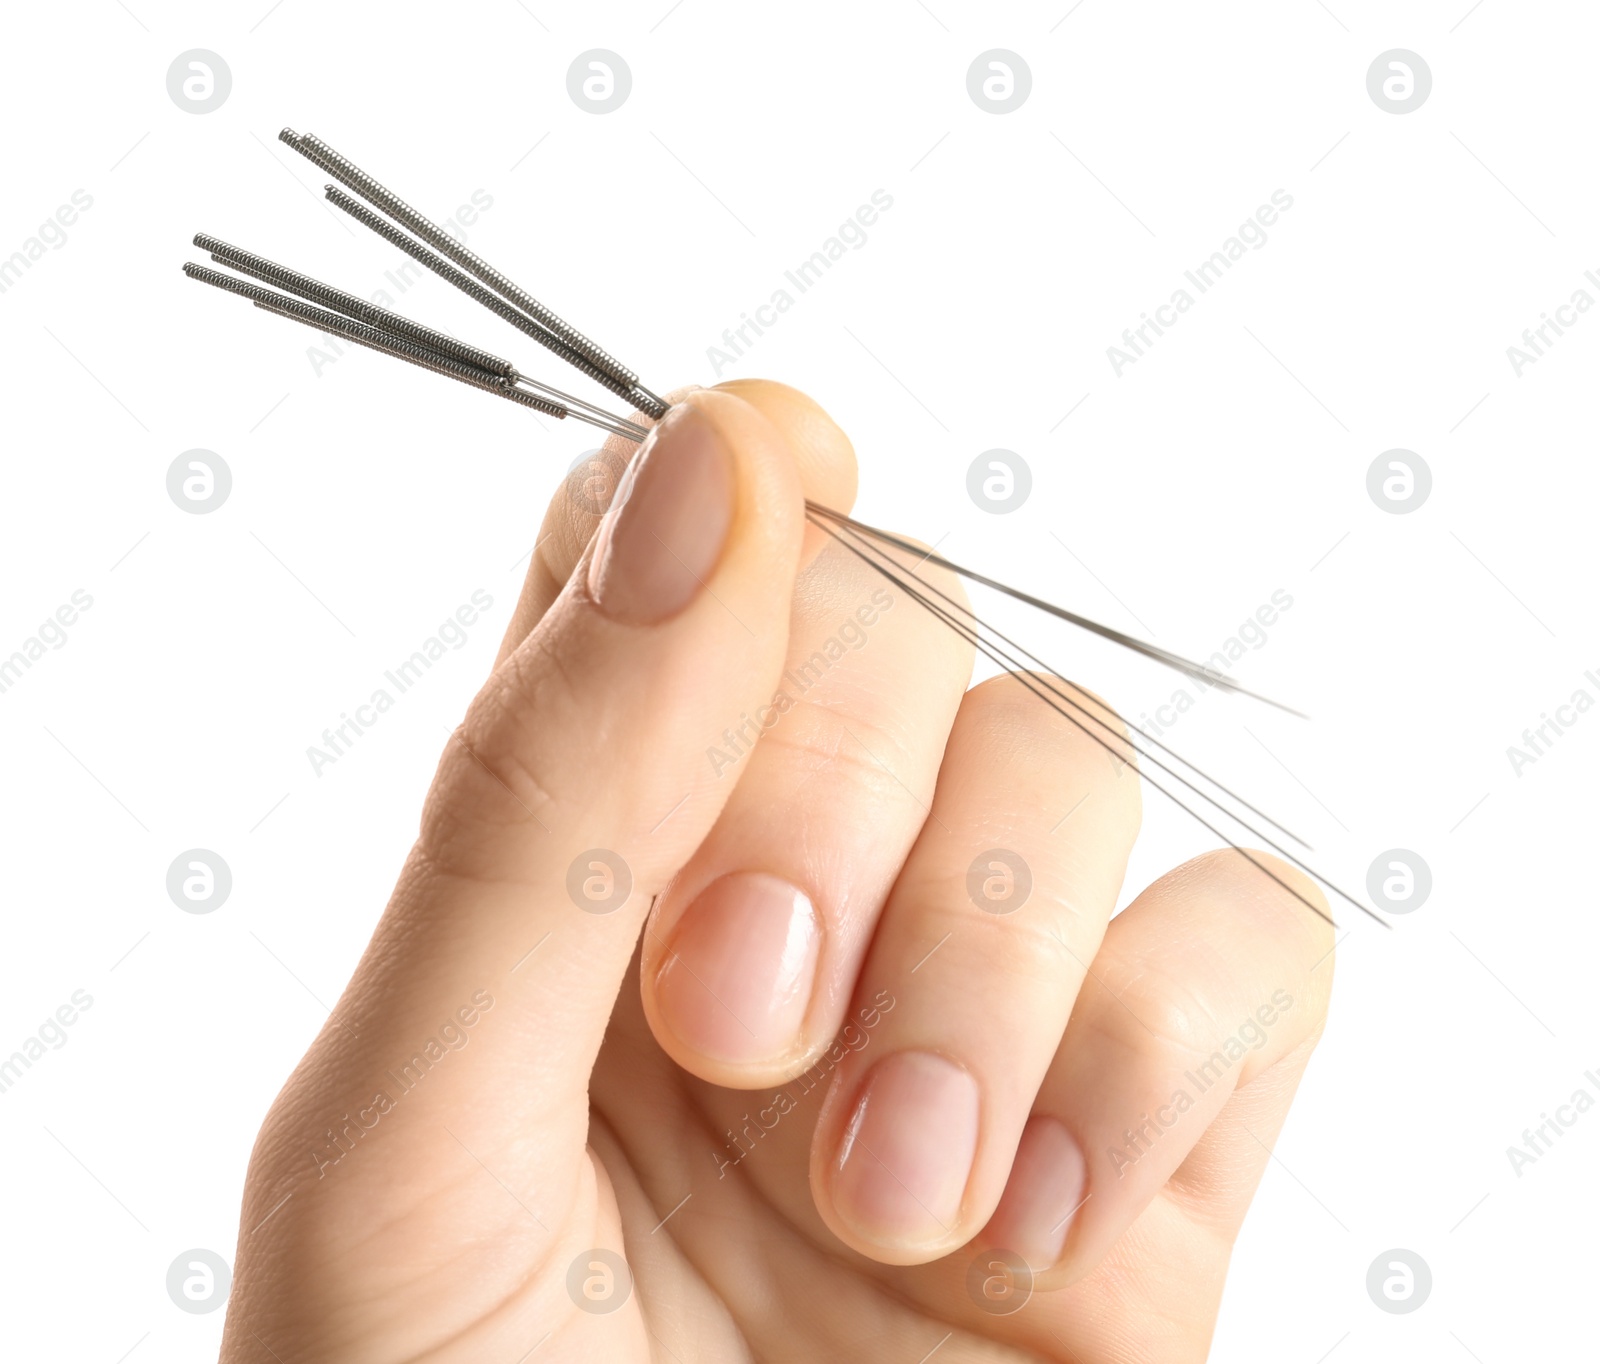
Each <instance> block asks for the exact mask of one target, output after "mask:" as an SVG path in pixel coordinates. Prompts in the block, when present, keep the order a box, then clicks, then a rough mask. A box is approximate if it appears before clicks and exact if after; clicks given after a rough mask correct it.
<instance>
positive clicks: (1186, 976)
mask: <svg viewBox="0 0 1600 1364" xmlns="http://www.w3.org/2000/svg"><path fill="white" fill-rule="evenodd" d="M1252 856H1254V857H1256V858H1258V859H1260V860H1262V861H1263V862H1265V863H1266V864H1267V865H1268V866H1269V867H1270V868H1271V870H1272V872H1273V873H1274V874H1275V875H1277V876H1280V877H1282V878H1283V879H1284V880H1285V881H1287V882H1288V883H1289V884H1290V885H1291V886H1293V887H1295V889H1296V890H1298V891H1299V892H1300V893H1301V894H1303V895H1306V896H1307V897H1308V898H1310V899H1311V900H1312V902H1313V903H1315V904H1322V903H1323V901H1322V899H1321V897H1320V895H1319V894H1318V892H1317V890H1316V888H1315V886H1314V885H1313V884H1312V883H1311V882H1310V881H1309V880H1308V879H1307V878H1305V877H1303V876H1300V875H1299V874H1298V873H1296V872H1294V871H1293V870H1292V869H1290V868H1288V867H1286V866H1285V865H1284V864H1283V863H1281V862H1278V861H1277V860H1276V859H1274V858H1271V857H1269V856H1267V855H1266V854H1264V853H1253V854H1252ZM1332 934H1333V930H1332V928H1331V927H1330V926H1329V925H1328V924H1327V923H1326V922H1324V921H1323V920H1322V919H1320V918H1318V917H1317V916H1316V915H1314V914H1313V913H1311V912H1310V911H1309V910H1308V909H1306V907H1305V906H1304V905H1302V904H1300V903H1299V902H1298V901H1297V900H1295V899H1294V898H1293V896H1291V895H1290V894H1289V893H1288V892H1287V891H1286V890H1285V889H1284V888H1283V887H1281V886H1279V885H1276V884H1275V883H1274V882H1273V881H1272V880H1271V879H1270V878H1269V877H1267V876H1266V875H1264V874H1263V873H1262V872H1261V871H1260V870H1258V869H1257V868H1255V867H1253V866H1251V865H1250V863H1249V862H1248V861H1246V860H1245V859H1244V858H1243V857H1241V856H1239V855H1238V854H1237V853H1236V852H1233V851H1231V850H1228V851H1222V852H1217V853H1212V854H1208V855H1206V856H1204V857H1201V858H1198V859H1196V860H1195V861H1193V862H1190V863H1188V864H1187V865H1185V866H1183V867H1180V868H1178V869H1177V870H1176V871H1173V872H1171V873H1169V874H1168V875H1167V876H1164V877H1162V878H1161V880H1159V881H1157V882H1156V883H1155V884H1154V885H1152V886H1151V887H1150V888H1149V889H1147V890H1146V891H1145V892H1144V893H1143V894H1141V895H1140V896H1139V897H1138V899H1136V900H1135V901H1134V902H1133V904H1131V905H1130V906H1129V907H1128V908H1127V910H1125V911H1124V912H1123V913H1122V914H1120V915H1119V916H1118V917H1117V918H1116V919H1115V920H1113V921H1112V923H1111V925H1110V927H1109V929H1108V930H1107V932H1106V935H1105V942H1104V945H1103V946H1102V948H1101V950H1100V953H1099V955H1098V956H1097V957H1096V958H1095V960H1094V963H1093V971H1092V976H1091V979H1090V980H1089V982H1088V983H1086V984H1085V986H1084V988H1083V991H1082V993H1081V994H1080V996H1079V999H1078V1003H1077V1006H1076V1008H1075V1009H1074V1010H1073V1013H1072V1018H1071V1021H1070V1023H1069V1024H1068V1027H1067V1031H1066V1035H1065V1037H1064V1038H1063V1039H1062V1041H1061V1045H1060V1048H1059V1050H1058V1051H1057V1054H1056V1056H1055V1059H1054V1061H1053V1062H1052V1064H1051V1066H1050V1068H1049V1073H1048V1075H1047V1076H1046V1077H1045V1080H1044V1083H1043V1085H1042V1086H1041V1087H1040V1090H1039V1094H1038V1097H1037V1100H1036V1101H1035V1103H1034V1106H1033V1115H1032V1117H1031V1118H1030V1120H1029V1123H1028V1126H1027V1130H1026V1131H1025V1133H1024V1135H1023V1138H1022V1141H1021V1144H1020V1147H1019V1150H1018V1154H1017V1161H1016V1165H1015V1167H1014V1168H1013V1171H1012V1175H1011V1180H1010V1183H1009V1184H1008V1186H1007V1188H1006V1192H1005V1196H1004V1198H1003V1199H1002V1201H1001V1204H1000V1206H999V1208H998V1209H997V1211H996V1212H995V1215H994V1217H993V1219H992V1220H991V1222H990V1224H989V1225H988V1227H986V1228H985V1229H984V1233H983V1237H982V1239H983V1241H984V1242H985V1243H987V1244H990V1245H995V1246H1003V1247H1005V1248H1006V1249H1008V1250H1011V1251H1014V1252H1016V1253H1017V1254H1019V1255H1021V1256H1022V1257H1023V1258H1024V1259H1026V1260H1027V1261H1028V1262H1029V1263H1030V1264H1031V1265H1033V1266H1035V1267H1036V1268H1039V1269H1043V1268H1045V1267H1047V1266H1050V1265H1055V1266H1057V1268H1056V1271H1055V1272H1054V1273H1053V1274H1052V1275H1050V1276H1048V1277H1047V1278H1045V1279H1042V1280H1041V1284H1042V1285H1043V1286H1046V1287H1050V1286H1059V1285H1060V1284H1063V1283H1066V1282H1070V1281H1072V1280H1074V1279H1078V1278H1081V1277H1082V1276H1083V1275H1084V1274H1085V1273H1087V1272H1088V1271H1089V1270H1090V1269H1092V1268H1093V1267H1094V1266H1095V1265H1096V1264H1098V1263H1099V1262H1100V1261H1101V1259H1102V1258H1103V1257H1104V1256H1105V1254H1106V1252H1107V1251H1108V1250H1109V1249H1110V1247H1111V1246H1112V1245H1113V1243H1114V1242H1115V1241H1116V1240H1117V1238H1118V1237H1120V1236H1121V1235H1122V1234H1123V1233H1124V1232H1125V1231H1127V1230H1128V1228H1129V1227H1130V1226H1131V1225H1132V1224H1133V1222H1134V1221H1135V1219H1137V1218H1138V1217H1139V1216H1140V1215H1141V1214H1142V1213H1144V1212H1145V1210H1146V1209H1147V1208H1148V1207H1149V1206H1150V1205H1151V1202H1152V1200H1154V1199H1155V1198H1156V1197H1157V1196H1158V1194H1161V1193H1162V1190H1163V1187H1164V1186H1166V1185H1167V1184H1168V1181H1169V1180H1170V1179H1172V1177H1173V1175H1174V1173H1175V1172H1178V1171H1179V1170H1180V1168H1182V1169H1183V1170H1184V1174H1183V1176H1182V1177H1180V1179H1179V1181H1177V1184H1176V1185H1175V1188H1174V1191H1172V1193H1173V1196H1179V1195H1180V1194H1181V1196H1182V1197H1183V1199H1184V1201H1185V1206H1186V1208H1187V1209H1188V1210H1189V1211H1190V1212H1191V1213H1194V1212H1196V1211H1199V1212H1200V1213H1201V1214H1202V1215H1203V1216H1204V1217H1206V1218H1209V1219H1212V1221H1213V1222H1214V1224H1215V1225H1216V1226H1217V1227H1218V1228H1219V1229H1220V1230H1221V1232H1222V1236H1221V1238H1220V1239H1221V1241H1222V1244H1224V1245H1227V1244H1231V1239H1232V1235H1233V1233H1234V1232H1235V1231H1236V1230H1237V1226H1238V1219H1239V1218H1241V1217H1242V1216H1243V1212H1244V1208H1245V1207H1246V1206H1247V1205H1248V1203H1249V1200H1250V1196H1251V1194H1252V1193H1253V1191H1254V1188H1255V1181H1256V1179H1258V1178H1259V1176H1260V1171H1261V1167H1262V1165H1263V1164H1264V1163H1265V1160H1266V1155H1267V1153H1266V1148H1265V1145H1264V1144H1265V1143H1270V1141H1271V1140H1272V1138H1273V1136H1274V1135H1275V1134H1276V1132H1277V1129H1278V1125H1279V1124H1280V1123H1281V1121H1282V1119H1283V1115H1284V1113H1285V1112H1286V1111H1287V1109H1288V1106H1289V1102H1290V1100H1291V1099H1292V1097H1293V1094H1294V1085H1295V1083H1296V1081H1297V1080H1298V1076H1299V1072H1300V1069H1301V1068H1302V1067H1303V1066H1304V1064H1305V1061H1306V1058H1307V1056H1308V1055H1309V1053H1310V1050H1311V1047H1312V1046H1314V1045H1315V1042H1316V1039H1317V1038H1318V1037H1319V1036H1320V1035H1321V1031H1322V1025H1323V1021H1324V1018H1325V1016H1326V1011H1327V1002H1328V993H1329V985H1330V981H1331V977H1332V963H1331V961H1328V960H1327V958H1328V955H1329V953H1330V952H1331V951H1332ZM1264 1076H1265V1077H1267V1078H1264V1079H1263V1078H1261V1077H1264ZM1247 1085H1248V1086H1251V1089H1250V1090H1249V1091H1248V1103H1247V1104H1246V1095H1245V1094H1243V1093H1241V1091H1243V1090H1244V1087H1245V1086H1247ZM1236 1095H1237V1096H1238V1099H1237V1100H1235V1096H1236ZM1230 1102H1235V1103H1237V1104H1239V1105H1240V1106H1241V1108H1247V1109H1248V1116H1247V1118H1246V1119H1245V1122H1244V1124H1243V1125H1238V1126H1235V1127H1233V1128H1232V1129H1231V1130H1229V1131H1227V1132H1226V1134H1225V1135H1224V1133H1223V1128H1224V1127H1225V1126H1226V1124H1222V1125H1219V1127H1218V1129H1216V1130H1214V1131H1213V1132H1212V1133H1211V1134H1209V1135H1208V1133H1207V1129H1208V1127H1209V1126H1210V1125H1211V1124H1212V1123H1213V1122H1214V1121H1215V1120H1216V1119H1217V1117H1218V1115H1219V1114H1220V1113H1222V1112H1223V1111H1224V1108H1225V1106H1228V1105H1230ZM1191 1158H1192V1159H1193V1160H1194V1164H1193V1165H1190V1166H1186V1164H1185V1163H1186V1162H1187V1161H1190V1160H1191Z"/></svg>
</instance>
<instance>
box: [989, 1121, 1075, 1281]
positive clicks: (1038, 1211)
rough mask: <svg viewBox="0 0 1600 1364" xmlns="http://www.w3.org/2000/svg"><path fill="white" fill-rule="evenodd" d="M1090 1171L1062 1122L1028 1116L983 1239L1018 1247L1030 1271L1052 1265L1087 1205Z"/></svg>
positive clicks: (998, 1244)
mask: <svg viewBox="0 0 1600 1364" xmlns="http://www.w3.org/2000/svg"><path fill="white" fill-rule="evenodd" d="M1087 1175H1088V1171H1087V1169H1086V1167H1085V1164H1084V1159H1083V1151H1082V1150H1081V1149H1080V1148H1079V1146H1078V1143H1077V1142H1075V1141H1074V1140H1073V1139H1072V1134H1071V1133H1070V1132H1068V1131H1067V1129H1066V1128H1065V1127H1064V1126H1062V1124H1061V1123H1059V1122H1058V1121H1057V1120H1056V1119H1054V1118H1046V1117H1042V1116H1039V1115H1037V1114H1036V1115H1035V1116H1033V1117H1032V1118H1029V1119H1028V1125H1027V1126H1026V1127H1024V1128H1023V1129H1022V1139H1021V1141H1019V1142H1018V1143H1017V1158H1016V1160H1014V1161H1013V1162H1012V1164H1011V1178H1010V1179H1009V1180H1007V1181H1006V1191H1005V1193H1004V1194H1002V1195H1001V1196H1000V1206H999V1207H997V1208H996V1209H995V1210H994V1216H993V1217H992V1218H990V1219H989V1226H988V1228H987V1229H986V1231H985V1233H984V1239H985V1240H988V1241H992V1242H993V1243H994V1244H995V1245H997V1246H1003V1247H1005V1249H1007V1250H1013V1251H1015V1252H1016V1253H1017V1254H1018V1255H1020V1256H1022V1258H1023V1259H1024V1260H1026V1261H1027V1262H1028V1266H1029V1268H1030V1269H1035V1270H1044V1269H1048V1268H1050V1266H1051V1265H1053V1264H1055V1262H1056V1261H1057V1260H1058V1259H1060V1258H1061V1248H1062V1246H1064V1245H1066V1243H1067V1233H1068V1232H1069V1231H1071V1230H1072V1222H1073V1218H1074V1216H1075V1215H1076V1213H1077V1211H1078V1209H1079V1208H1080V1207H1082V1206H1083V1201H1084V1192H1085V1189H1084V1186H1085V1184H1086V1183H1087V1182H1088V1179H1087Z"/></svg>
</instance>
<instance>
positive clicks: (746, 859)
mask: <svg viewBox="0 0 1600 1364" xmlns="http://www.w3.org/2000/svg"><path fill="white" fill-rule="evenodd" d="M943 589H944V590H947V591H950V592H952V593H953V592H956V591H959V589H958V588H956V587H955V586H954V585H953V584H949V583H945V584H944V585H943ZM789 638H790V644H789V655H788V660H787V666H786V667H785V669H784V672H783V676H782V677H781V679H780V680H779V683H778V687H777V689H776V691H775V693H774V695H772V696H771V697H770V698H768V699H767V704H765V705H763V707H762V708H761V709H760V710H752V711H751V712H750V715H749V717H748V719H747V720H744V721H742V722H741V724H739V725H737V726H735V728H734V729H733V731H731V732H730V733H729V734H727V735H726V736H724V737H723V738H722V740H721V741H720V742H719V743H718V744H717V746H716V747H715V749H714V750H713V751H712V752H710V753H708V755H707V762H708V765H709V766H710V767H711V768H712V769H714V770H715V771H716V772H718V773H719V774H720V776H721V779H722V780H723V781H725V782H730V783H731V782H734V781H736V782H737V786H736V787H735V788H734V790H733V792H732V794H731V796H730V797H729V799H728V803H727V805H726V806H725V807H724V809H723V811H722V815H721V817H720V818H719V819H718V821H717V823H716V825H715V827H714V828H713V829H712V831H711V833H710V834H709V835H708V836H707V838H706V840H705V842H704V843H703V844H701V846H700V848H699V850H698V851H697V852H696V853H695V855H694V857H693V858H692V859H691V860H690V862H689V864H688V865H687V866H686V867H685V868H684V869H683V871H682V872H681V873H680V875H679V876H678V877H677V879H676V880H675V881H674V882H673V884H672V886H671V888H670V889H669V890H668V892H667V893H666V894H665V895H664V896H663V897H662V899H661V902H660V903H659V904H658V905H657V906H656V909H655V912H654V914H653V915H652V917H651V921H650V924H649V926H648V927H647V929H646V934H645V940H644V946H643V952H644V957H643V966H642V971H641V982H642V988H643V995H644V1003H645V1011H646V1014H647V1016H648V1017H649V1019H650V1022H651V1027H652V1029H653V1031H654V1032H655V1034H656V1036H657V1038H658V1039H659V1040H660V1042H661V1045H662V1047H663V1048H664V1049H665V1050H666V1051H667V1052H668V1053H669V1054H670V1055H671V1056H673V1058H674V1059H675V1060H677V1061H678V1062H679V1064H681V1065H683V1066H685V1067H686V1068H687V1069H689V1070H691V1071H693V1072H694V1073H695V1074H697V1075H699V1076H700V1077H701V1078H703V1079H706V1080H709V1081H711V1082H713V1083H716V1084H722V1085H728V1086H734V1087H743V1088H750V1087H755V1086H759V1085H764V1084H768V1083H778V1082H780V1081H782V1080H785V1079H788V1078H789V1077H791V1076H792V1075H795V1074H797V1073H799V1072H800V1071H802V1070H804V1069H805V1068H806V1067H807V1066H808V1065H809V1064H810V1063H811V1062H812V1061H813V1060H814V1059H815V1058H816V1056H817V1055H819V1054H820V1053H821V1052H822V1051H823V1050H824V1049H825V1048H826V1047H827V1046H828V1044H829V1043H830V1042H831V1041H832V1040H833V1038H834V1036H835V1034H836V1033H837V1032H838V1030H839V1026H840V1024H841V1022H842V1021H843V1017H844V1013H845V1011H846V1009H847V1008H848V1006H849V1002H850V997H851V994H852V992H853V990H854V988H855V982H856V976H857V974H858V972H859V970H860V965H861V960H862V957H863V956H864V954H865V951H866V947H867V943H868V941H869V940H870V938H871V935H872V931H873V928H874V926H875V925H876V923H877V919H878V914H879V912H880V910H881V909H882V906H883V903H884V901H885V899H886V898H887V896H888V893H889V888H890V887H891V886H892V885H893V884H894V880H895V877H896V875H898V873H899V871H900V866H901V863H902V862H903V860H904V859H905V856H906V853H907V852H908V850H909V849H910V847H911V845H912V843H913V841H914V840H915V839H916V837H917V834H918V831H919V830H920V829H921V827H922V823H923V820H924V819H925V818H926V817H927V809H928V802H929V800H930V798H931V796H932V793H933V788H934V783H935V780H936V778H937V774H938V770H939V761H940V755H941V753H942V752H943V749H944V742H945V736H946V734H947V733H948V732H949V729H950V722H951V719H952V718H953V716H954V715H955V712H956V708H957V706H958V705H959V704H960V702H961V696H962V692H963V689H964V688H965V687H966V684H967V680H968V678H969V676H970V674H971V668H972V649H971V647H970V645H968V644H967V643H966V642H965V641H964V640H962V639H961V638H960V637H958V636H957V635H955V634H954V633H953V632H951V631H950V630H948V629H946V628H945V627H944V626H943V625H941V624H940V623H939V622H938V620H937V619H935V618H934V617H933V616H932V615H930V614H929V613H928V612H927V611H925V610H923V609H922V608H921V607H920V606H919V605H917V603H916V602H914V601H912V600H911V599H910V598H908V597H907V596H906V595H905V594H904V593H902V592H900V591H899V590H898V589H896V588H894V587H892V586H890V585H889V584H888V583H887V582H886V581H885V580H884V579H883V578H882V577H880V576H879V575H878V574H877V573H875V572H874V571H873V570H872V569H871V568H869V567H868V566H867V565H866V564H865V563H863V562H862V561H861V560H860V559H859V558H857V557H856V556H855V555H854V554H852V553H850V552H849V550H848V549H846V548H844V547H843V546H841V545H838V544H833V543H830V544H829V545H828V547H827V548H825V549H823V550H822V551H821V552H820V553H819V554H818V556H817V557H816V559H815V560H814V561H813V562H812V563H811V564H810V566H809V567H808V568H807V569H806V570H805V572H804V573H803V574H802V575H801V577H800V580H799V583H798V585H797V588H796V593H795V600H794V612H793V617H792V620H791V623H790V627H789ZM758 737H759V742H756V740H757V738H758Z"/></svg>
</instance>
